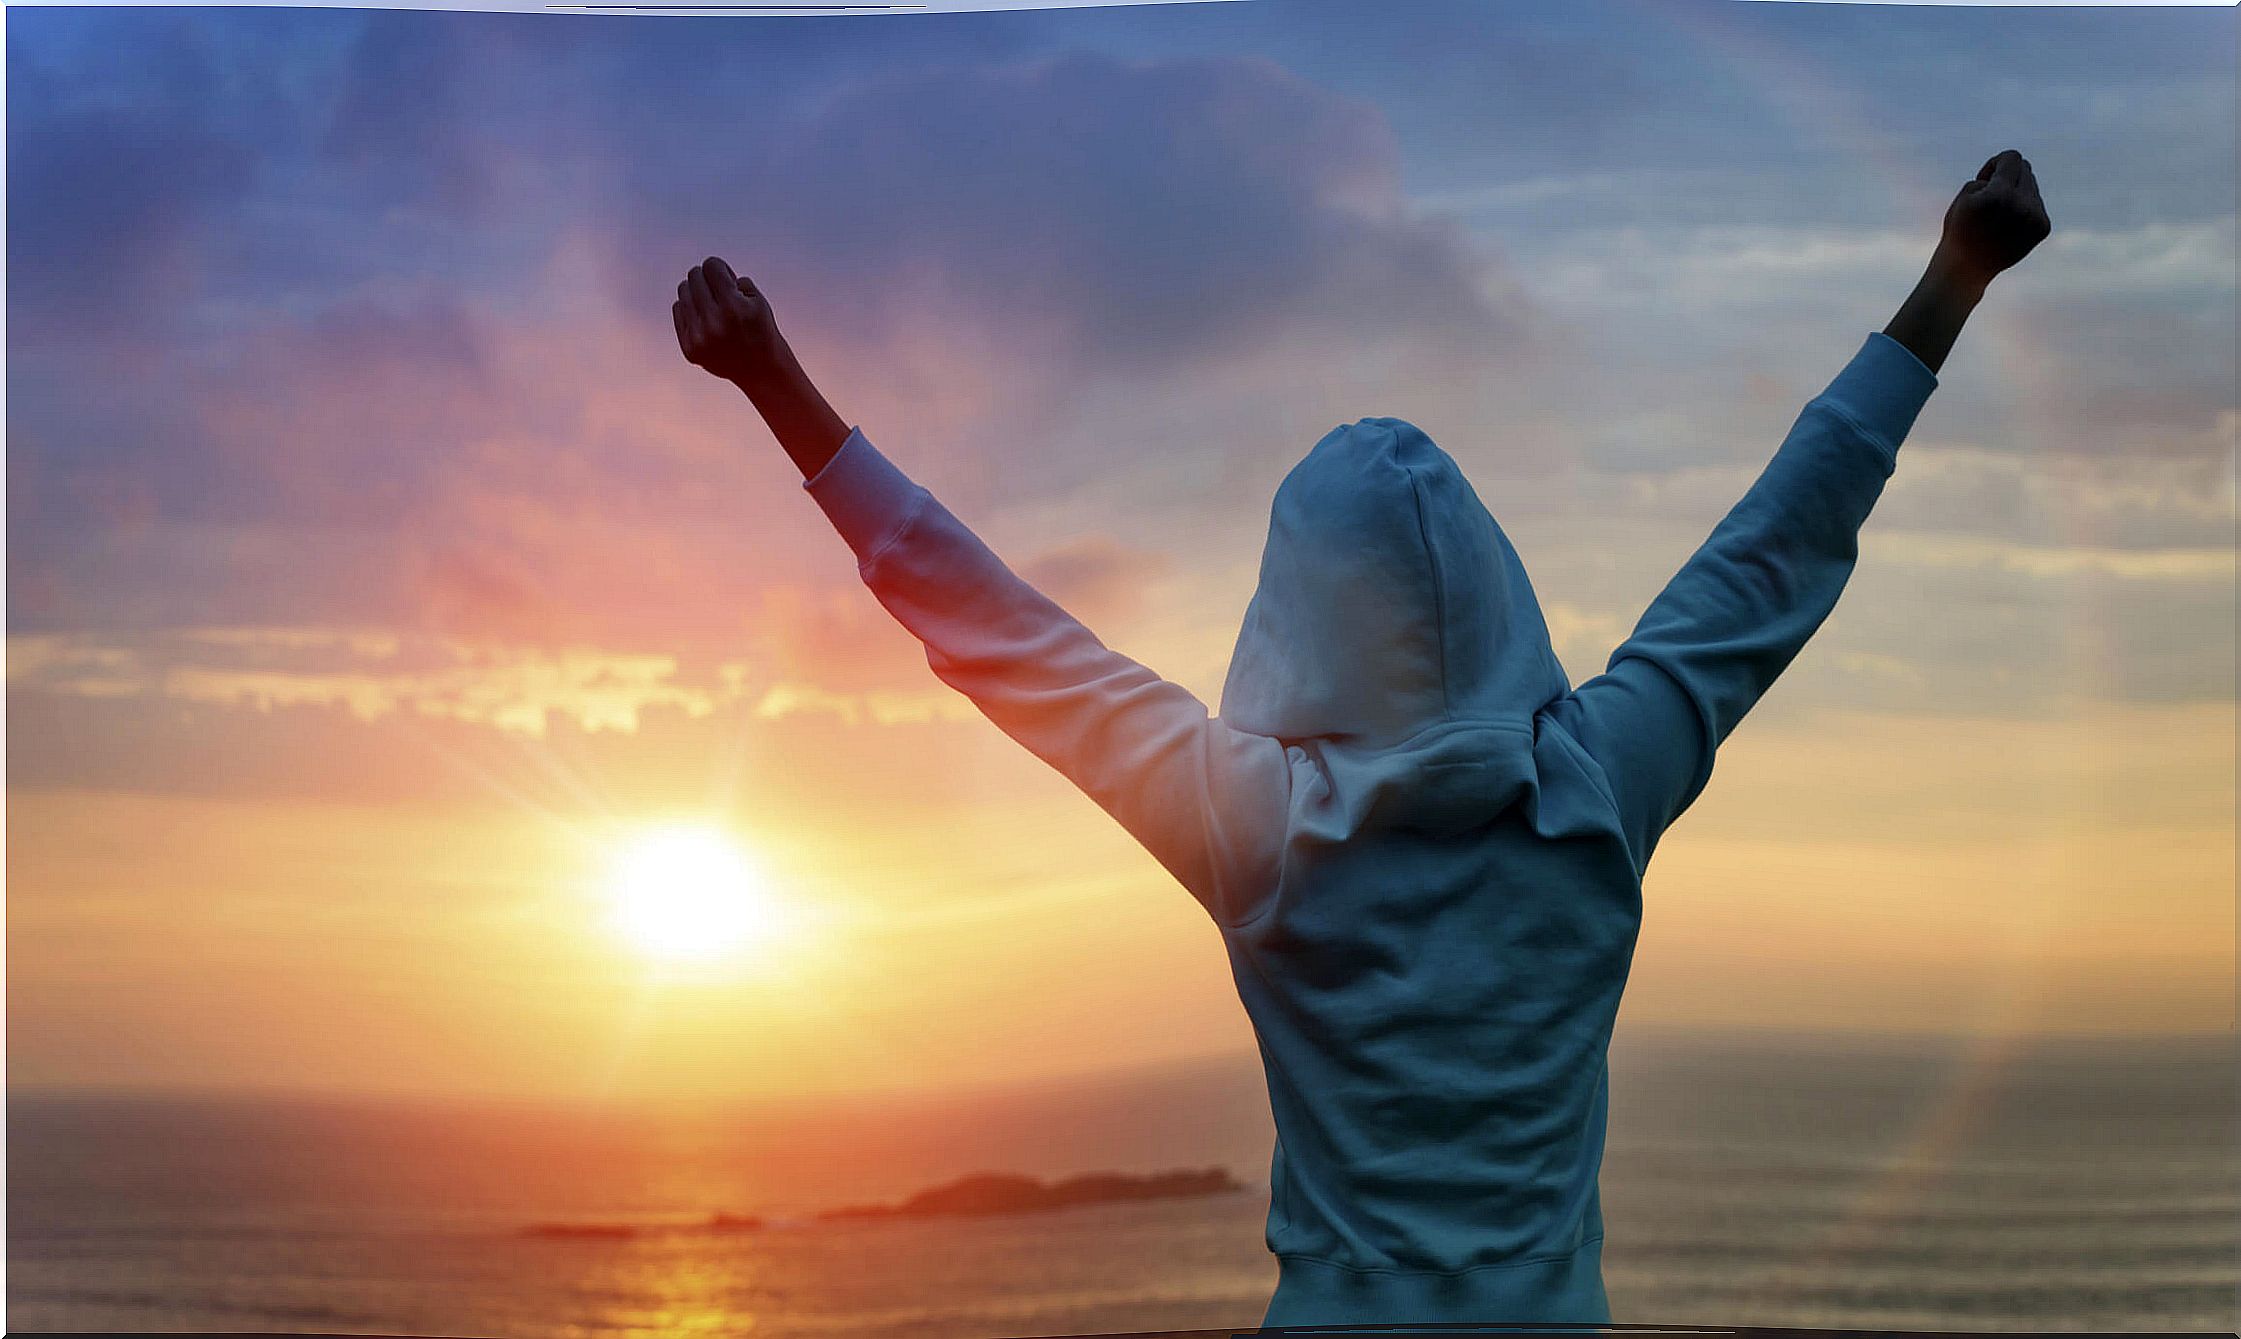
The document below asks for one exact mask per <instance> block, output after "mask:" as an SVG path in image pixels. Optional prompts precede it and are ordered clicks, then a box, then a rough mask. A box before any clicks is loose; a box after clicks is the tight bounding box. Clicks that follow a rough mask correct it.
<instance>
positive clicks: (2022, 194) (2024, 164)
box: [1938, 149, 2054, 284]
mask: <svg viewBox="0 0 2241 1339" xmlns="http://www.w3.org/2000/svg"><path fill="white" fill-rule="evenodd" d="M2053 230H2054V225H2053V224H2052V223H2050V222H2048V220H2047V216H2046V204H2045V202H2043V201H2041V200H2040V199H2039V180H2038V178H2037V177H2035V176H2033V175H2031V160H2030V159H2028V158H2025V157H2024V156H2023V155H2022V154H2021V153H2018V152H2017V151H2016V150H2014V149H2005V150H2002V151H2001V152H1999V153H1996V154H1994V155H1992V157H1990V158H1988V159H1986V160H1985V163H1984V166H1983V168H1981V169H1980V170H1979V171H1978V172H1977V174H1976V180H1974V181H1972V182H1969V183H1967V184H1965V185H1963V186H1962V187H1961V193H1960V194H1958V195H1956V196H1954V197H1953V203H1952V204H1950V205H1948V206H1947V207H1946V210H1945V233H1944V236H1943V237H1942V238H1941V239H1940V241H1939V243H1938V249H1939V250H1940V251H1943V252H1944V253H1945V259H1946V261H1947V262H1948V263H1950V264H1951V266H1952V267H1953V272H1954V273H1955V275H1956V276H1958V277H1960V278H1961V279H1963V280H1965V281H1968V282H1971V283H1976V284H1987V283H1990V282H1991V281H1992V276H1994V275H1996V274H1998V273H1999V272H2000V271H2002V270H2005V269H2007V268H2008V267H2009V266H2011V265H2014V264H2015V263H2016V262H2017V261H2019V260H2022V259H2023V258H2024V257H2025V256H2027V255H2029V254H2030V253H2031V248H2032V247H2035V246H2037V245H2038V244H2039V243H2040V242H2042V241H2045V240H2046V236H2047V234H2048V233H2050V232H2052V231H2053Z"/></svg>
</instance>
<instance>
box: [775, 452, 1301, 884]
mask: <svg viewBox="0 0 2241 1339" xmlns="http://www.w3.org/2000/svg"><path fill="white" fill-rule="evenodd" d="M803 486H804V487H805V488H807V489H808V491H809V494H810V496H811V497H812V498H814V499H816V501H817V503H818V505H819V506H821V507H822V508H824V511H825V514H826V516H827V517H828V518H829V519H830V520H831V521H832V523H833V528H834V529H836V530H838V531H839V532H840V535H841V538H843V539H845V540H846V541H847V542H848V546H849V548H850V549H851V550H853V551H854V553H855V554H856V559H857V572H858V574H859V575H861V576H862V577H863V580H864V584H865V585H867V586H868V587H870V588H871V591H872V594H873V595H874V596H876V597H877V598H878V600H879V602H880V604H882V605H883V606H885V607H886V609H887V611H888V612H889V613H890V614H892V615H894V617H895V619H896V621H897V622H899V623H901V624H902V625H903V626H904V627H905V628H906V629H908V630H909V631H910V632H911V633H912V635H914V636H916V637H917V638H918V639H919V640H920V641H921V642H924V643H925V645H926V660H927V663H928V664H929V665H930V666H932V668H933V671H934V673H935V674H936V675H937V676H938V677H940V678H941V680H942V681H943V682H944V683H947V684H948V685H949V686H950V687H952V688H955V689H956V690H957V691H959V692H961V693H963V694H964V695H965V696H966V697H968V698H970V699H972V701H973V704H974V705H975V706H977V707H979V708H980V710H981V712H982V714H984V715H986V716H987V717H988V718H989V720H991V721H993V722H995V724H996V725H997V726H998V727H1000V728H1001V729H1002V730H1003V731H1004V732H1005V733H1006V734H1008V735H1010V736H1011V737H1012V738H1013V739H1015V740H1017V741H1019V743H1021V744H1022V745H1024V746H1025V747H1026V748H1027V749H1028V751H1029V752H1031V753H1033V754H1035V756H1037V757H1039V758H1041V759H1042V760H1043V761H1044V762H1047V763H1049V764H1050V765H1051V766H1052V767H1054V768H1056V769H1057V770H1058V771H1059V772H1060V773H1061V774H1063V775H1064V776H1065V777H1066V778H1067V779H1068V780H1070V781H1072V782H1073V783H1074V784H1075V785H1076V786H1078V787H1080V789H1081V790H1082V791H1083V792H1084V793H1085V794H1087V795H1088V796H1089V797H1090V798H1091V799H1093V800H1095V801H1097V803H1098V804H1099V805H1100V806H1102V807H1103V808H1104V809H1105V810H1106V812H1107V813H1109V814H1111V815H1112V816H1113V818H1114V819H1116V820H1117V821H1118V822H1119V823H1120V824H1121V826H1122V827H1124V828H1126V829H1127V830H1128V832H1129V833H1130V834H1131V835H1132V836H1134V837H1135V838H1136V839H1137V840H1138V841H1139V842H1141V843H1142V844H1143V845H1144V847H1145V848H1146V849H1147V850H1149V851H1150V852H1151V854H1152V855H1153V856H1154V857H1155V858H1156V859H1158V860H1159V862H1160V863H1161V864H1162V865H1164V866H1165V867H1166V868H1167V870H1168V871H1169V872H1170V873H1172V874H1173V875H1174V876H1175V877H1176V878H1177V879H1178V880H1179V881H1180V882H1181V883H1182V884H1183V886H1184V887H1185V888H1186V889H1188V890H1189V891H1190V893H1191V894H1192V896H1194V897H1196V898H1197V899H1198V900H1199V902H1200V903H1201V904H1203V905H1204V906H1205V907H1206V909H1207V911H1208V912H1209V913H1210V914H1212V915H1213V917H1214V919H1215V920H1216V921H1217V922H1219V923H1221V924H1223V925H1225V926H1228V925H1235V924H1239V923H1241V922H1243V921H1245V920H1248V919H1250V918H1251V917H1252V916H1253V914H1254V913H1255V912H1256V911H1257V910H1258V906H1259V904H1260V902H1261V901H1262V899H1263V898H1264V897H1265V896H1266V895H1267V894H1268V893H1270V892H1272V891H1273V889H1274V886H1275V879H1276V869H1277V862H1278V858H1279V853H1280V852H1281V849H1282V838H1283V829H1284V816H1285V813H1286V812H1287V809H1288V804H1289V777H1290V763H1289V760H1288V759H1287V757H1286V755H1285V752H1284V747H1283V745H1282V744H1281V743H1279V742H1278V741H1276V740H1274V739H1271V738H1268V737H1266V736H1263V735H1252V734H1246V733H1244V732H1242V731H1237V730H1233V729H1231V728H1229V727H1228V726H1226V725H1224V724H1223V723H1222V722H1221V721H1219V720H1218V719H1214V718H1212V717H1211V716H1209V714H1208V713H1207V710H1206V707H1205V705H1204V704H1203V703H1201V702H1200V701H1199V700H1198V699H1197V698H1196V697H1195V696H1193V695H1192V694H1191V693H1190V692H1189V691H1188V690H1187V689H1184V688H1182V687H1180V686H1178V685H1176V684H1172V683H1169V682H1167V681H1166V680H1164V679H1162V678H1160V676H1158V675H1157V674H1154V673H1153V672H1152V671H1150V670H1149V669H1146V668H1145V667H1144V666H1142V665H1140V664H1138V663H1137V662H1136V661H1134V660H1131V659H1129V658H1128V657H1127V656H1124V655H1121V654H1120V653H1118V652H1116V651H1112V650H1109V649H1107V648H1106V646H1105V645H1104V643H1102V642H1100V641H1099V640H1098V639H1097V638H1096V637H1095V636H1094V635H1092V634H1091V632H1090V631H1089V629H1088V628H1086V627H1084V626H1082V625H1081V624H1080V623H1079V622H1077V621H1076V620H1075V619H1074V618H1073V617H1072V616H1070V615H1069V614H1067V612H1066V611H1065V610H1063V609H1061V608H1059V607H1058V605H1057V604H1055V603H1053V602H1052V601H1051V600H1049V599H1048V598H1046V597H1045V596H1043V594H1042V593H1041V592H1039V591H1037V590H1036V589H1035V588H1034V587H1032V586H1030V585H1029V584H1027V583H1026V582H1025V581H1023V580H1021V579H1020V578H1019V577H1018V576H1017V575H1015V574H1014V573H1013V572H1012V570H1011V569H1010V568H1009V567H1007V566H1005V565H1004V562H1003V560H1002V559H1000V558H998V557H997V556H996V555H995V553H993V552H991V551H990V550H989V548H988V546H987V545H985V544H983V543H982V542H981V540H980V538H979V537H978V536H977V535H975V534H974V533H973V532H972V531H971V530H969V529H967V528H966V527H965V525H964V523H963V522H961V521H959V520H958V519H957V518H956V517H955V516H954V515H952V514H951V513H950V511H949V509H948V508H946V507H944V506H943V505H942V504H941V503H940V502H939V501H938V500H936V499H935V498H934V496H933V495H932V494H931V493H929V492H927V491H926V489H924V488H923V487H920V486H919V485H918V484H916V483H914V482H912V481H911V480H910V479H909V478H908V477H907V476H906V475H904V474H903V472H902V471H901V470H899V469H897V468H896V467H895V465H894V464H893V463H892V462H891V461H889V460H888V459H887V458H886V457H885V456H883V455H881V454H880V453H879V452H878V451H877V450H876V449H874V447H873V446H872V444H871V442H870V440H869V439H867V438H866V437H865V436H864V434H863V430H862V429H860V428H859V429H855V430H852V431H851V432H850V433H849V435H848V439H847V440H846V441H845V442H844V443H842V445H841V448H840V450H839V452H838V453H837V454H836V455H834V457H833V458H832V460H831V461H830V462H828V463H827V464H826V465H825V467H824V468H823V469H822V470H820V471H818V473H817V474H816V476H815V477H813V478H811V479H809V480H806V481H805V482H804V484H803Z"/></svg>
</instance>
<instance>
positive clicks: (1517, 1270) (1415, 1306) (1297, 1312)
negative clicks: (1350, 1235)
mask: <svg viewBox="0 0 2241 1339" xmlns="http://www.w3.org/2000/svg"><path fill="white" fill-rule="evenodd" d="M1276 1259H1277V1264H1278V1277H1277V1283H1276V1292H1275V1295H1274V1296H1273V1297H1271V1298H1270V1300H1269V1307H1268V1314H1267V1317H1266V1318H1265V1319H1264V1320H1262V1322H1261V1324H1262V1325H1264V1326H1285V1325H1414V1324H1435V1323H1442V1322H1452V1323H1468V1324H1501V1323H1506V1322H1516V1321H1554V1322H1568V1323H1578V1324H1608V1323H1609V1322H1610V1319H1611V1304H1610V1299H1609V1297H1608V1295H1607V1294H1606V1293H1605V1291H1604V1288H1603V1238H1602V1236H1601V1235H1600V1234H1598V1235H1596V1236H1593V1237H1590V1238H1588V1239H1587V1240H1586V1241H1583V1242H1581V1243H1580V1245H1579V1247H1578V1248H1577V1249H1576V1250H1573V1251H1572V1252H1570V1253H1568V1254H1565V1255H1555V1256H1537V1257H1535V1258H1533V1259H1530V1260H1512V1261H1503V1262H1500V1263H1496V1264H1488V1265H1480V1266H1477V1267H1475V1268H1471V1269H1463V1270H1452V1271H1442V1270H1409V1269H1360V1268H1355V1267H1353V1266H1348V1265H1342V1264H1338V1263H1336V1262H1335V1261H1329V1260H1321V1259H1317V1258H1316V1257H1314V1256H1306V1255H1291V1254H1285V1253H1282V1252H1279V1253H1278V1254H1277V1257H1276Z"/></svg>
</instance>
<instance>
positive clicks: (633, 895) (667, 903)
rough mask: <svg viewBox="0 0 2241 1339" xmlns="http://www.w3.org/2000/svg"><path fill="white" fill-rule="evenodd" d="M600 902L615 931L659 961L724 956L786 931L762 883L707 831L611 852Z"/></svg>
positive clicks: (737, 851)
mask: <svg viewBox="0 0 2241 1339" xmlns="http://www.w3.org/2000/svg"><path fill="white" fill-rule="evenodd" d="M607 897H608V901H609V904H610V908H611V912H612V921H611V923H612V925H613V927H614V929H615V930H616V931H617V932H618V933H619V934H620V935H621V936H622V937H623V938H624V939H625V940H627V941H629V943H630V944H631V945H632V946H633V947H635V948H637V949H638V950H639V951H640V952H642V953H645V954H647V955H648V956H650V957H654V958H658V959H661V960H664V961H672V962H706V961H710V960H712V959H717V958H723V957H729V956H732V955H734V954H738V953H741V952H743V951H747V950H750V949H754V948H759V947H763V946H765V945H767V944H769V943H770V942H772V941H774V940H776V939H778V938H779V937H781V936H782V935H783V933H784V931H785V929H786V916H785V914H784V909H783V908H782V907H781V906H780V904H779V902H778V900H777V899H776V898H775V897H774V896H773V895H772V891H771V887H770V881H769V879H768V878H767V876H765V874H764V873H763V871H762V870H761V869H760V868H759V867H758V866H757V865H756V864H755V862H754V861H753V860H752V859H750V858H749V857H748V855H747V853H746V852H745V851H744V850H742V849H741V848H740V847H739V845H738V844H737V843H736V842H734V841H732V840H731V839H730V838H729V837H727V836H725V835H724V834H723V833H722V832H719V831H717V830H715V829H713V828H704V827H687V826H679V827H666V828H657V829H654V830H652V831H649V832H646V833H643V834H640V835H639V836H638V837H636V838H634V839H633V840H631V841H630V842H628V843H627V844H625V845H624V846H622V847H621V848H619V849H618V850H617V851H616V852H615V855H614V857H613V861H612V863H611V865H610V867H609V869H608V872H607Z"/></svg>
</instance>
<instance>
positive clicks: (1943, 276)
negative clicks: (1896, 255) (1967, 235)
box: [1921, 243, 1993, 307]
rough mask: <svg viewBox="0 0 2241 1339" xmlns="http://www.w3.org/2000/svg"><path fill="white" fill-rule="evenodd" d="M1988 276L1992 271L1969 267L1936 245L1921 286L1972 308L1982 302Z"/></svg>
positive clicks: (1943, 247) (1948, 300)
mask: <svg viewBox="0 0 2241 1339" xmlns="http://www.w3.org/2000/svg"><path fill="white" fill-rule="evenodd" d="M1992 276H1993V272H1992V271H1990V270H1987V269H1985V268H1984V267H1983V266H1981V265H1972V264H1970V263H1969V262H1967V261H1965V260H1963V259H1962V258H1961V257H1960V256H1958V255H1956V254H1955V253H1954V252H1953V251H1952V250H1951V249H1950V248H1949V247H1947V246H1946V245H1945V244H1943V243H1940V244H1939V245H1938V248H1937V250H1936V251H1934V252H1932V253H1931V255H1930V264H1929V267H1928V268H1927V269H1925V270H1924V271H1923V272H1922V283H1921V287H1923V288H1925V289H1928V290H1930V291H1932V292H1934V293H1936V294H1937V295H1938V296H1939V297H1940V298H1943V299H1944V300H1946V301H1947V302H1949V303H1956V304H1959V305H1962V306H1969V307H1973V306H1975V305H1976V304H1977V303H1979V302H1981V301H1983V300H1984V293H1985V290H1986V289H1987V288H1989V287H1990V286H1991V283H1992Z"/></svg>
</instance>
